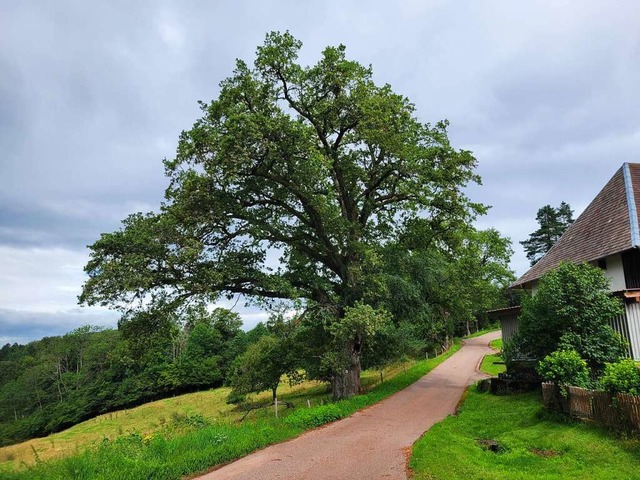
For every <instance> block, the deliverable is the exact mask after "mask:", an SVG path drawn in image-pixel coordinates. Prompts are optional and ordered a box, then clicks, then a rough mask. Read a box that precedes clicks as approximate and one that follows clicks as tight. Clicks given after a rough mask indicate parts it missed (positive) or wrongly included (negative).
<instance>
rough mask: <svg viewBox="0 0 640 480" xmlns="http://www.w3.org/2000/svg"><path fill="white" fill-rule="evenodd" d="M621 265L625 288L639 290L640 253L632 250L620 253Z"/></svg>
mask: <svg viewBox="0 0 640 480" xmlns="http://www.w3.org/2000/svg"><path fill="white" fill-rule="evenodd" d="M622 265H623V267H624V282H625V284H626V286H627V288H640V251H638V249H636V248H634V249H633V250H627V251H626V252H622Z"/></svg>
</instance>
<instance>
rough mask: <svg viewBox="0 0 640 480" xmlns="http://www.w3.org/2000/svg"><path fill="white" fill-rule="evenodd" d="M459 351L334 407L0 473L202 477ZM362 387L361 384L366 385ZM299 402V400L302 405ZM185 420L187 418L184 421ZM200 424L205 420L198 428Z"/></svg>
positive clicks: (184, 431) (125, 441)
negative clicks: (191, 475) (194, 475)
mask: <svg viewBox="0 0 640 480" xmlns="http://www.w3.org/2000/svg"><path fill="white" fill-rule="evenodd" d="M459 348H460V345H459V342H456V344H455V345H454V346H453V347H452V348H451V349H450V350H449V351H448V352H447V353H445V354H444V355H441V356H439V357H437V358H432V359H429V360H420V361H418V362H416V363H415V364H414V365H413V366H411V367H410V368H407V369H406V371H404V367H401V368H400V369H398V373H397V374H395V375H394V376H393V377H392V378H389V375H388V376H387V379H385V381H384V382H383V383H380V384H378V385H376V386H374V387H373V388H372V389H371V390H370V391H369V392H368V393H366V394H364V395H358V396H356V397H353V398H351V399H348V400H343V401H340V402H336V403H329V404H325V405H319V406H314V407H312V408H304V407H298V408H296V409H293V410H286V409H283V410H282V413H281V414H282V416H281V418H279V419H275V418H273V416H271V415H272V413H270V414H268V416H267V413H265V412H264V411H263V413H262V414H258V415H257V416H255V417H250V419H249V420H248V421H245V422H243V423H237V422H229V421H223V420H222V419H220V418H218V417H212V419H207V418H205V417H202V418H200V417H197V416H195V417H191V418H195V419H197V420H198V421H197V422H196V423H198V425H197V428H195V427H193V426H190V425H179V426H178V427H179V428H173V429H172V428H165V429H162V430H159V431H157V432H155V433H152V434H146V435H144V434H140V433H132V434H129V435H122V436H120V437H118V438H116V439H115V440H109V439H105V440H104V441H103V442H101V443H100V444H99V445H97V446H95V447H92V448H85V449H84V450H82V451H80V452H79V453H76V454H73V455H71V456H68V457H64V458H58V459H52V460H48V461H40V462H36V463H35V465H30V466H25V468H26V469H25V470H21V471H9V470H7V469H4V470H0V475H1V476H2V478H3V479H7V480H13V479H15V480H17V479H21V480H22V479H43V480H44V479H47V480H50V479H51V480H53V479H65V480H66V479H78V480H80V479H105V480H106V479H112V478H119V479H150V478H153V479H179V478H182V477H184V476H185V475H190V474H194V473H198V472H204V471H206V470H207V469H210V468H211V467H213V466H215V465H219V464H221V463H226V462H229V461H231V460H234V459H236V458H239V457H242V456H244V455H247V454H248V453H250V452H252V451H254V450H257V449H259V448H262V447H265V446H267V445H270V444H273V443H277V442H281V441H283V440H286V439H289V438H292V437H295V436H297V435H299V434H300V433H302V432H303V431H305V430H307V429H309V428H313V427H316V426H319V425H322V424H324V423H328V422H331V421H334V420H337V419H340V418H344V417H347V416H349V415H351V414H352V413H354V412H356V411H357V410H360V409H362V408H364V407H367V406H369V405H372V404H374V403H376V402H378V401H380V400H382V399H384V398H386V397H388V396H390V395H392V394H394V393H396V392H397V391H399V390H402V389H403V388H405V387H407V386H408V385H410V384H412V383H413V382H415V381H416V380H418V379H419V378H421V377H422V376H423V375H425V374H426V373H427V372H429V371H430V370H432V369H433V368H434V367H436V366H437V365H439V364H440V363H442V362H443V361H444V360H445V359H446V358H448V357H450V356H451V355H452V354H453V353H454V352H456V351H457V350H458V349H459ZM365 383H366V382H365ZM302 399H303V396H300V398H299V400H301V401H304V400H302ZM188 419H189V417H187V420H188ZM200 420H204V425H202V423H203V422H201V421H200Z"/></svg>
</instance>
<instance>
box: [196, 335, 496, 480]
mask: <svg viewBox="0 0 640 480" xmlns="http://www.w3.org/2000/svg"><path fill="white" fill-rule="evenodd" d="M496 338H500V332H499V331H498V332H491V333H488V334H485V335H482V336H481V337H476V338H471V339H468V340H465V344H464V345H463V347H462V348H461V349H460V351H458V352H456V353H455V354H454V355H452V356H451V357H450V358H448V359H447V360H445V361H444V362H442V363H441V364H440V365H439V366H438V367H436V368H435V369H433V370H432V371H431V372H429V373H428V374H427V375H425V376H424V377H422V378H421V379H420V380H418V381H417V382H416V383H414V384H413V385H411V386H409V387H407V388H406V389H404V390H402V391H400V392H398V393H396V394H395V395H393V396H391V397H389V398H387V399H386V400H384V401H382V402H380V403H377V404H375V405H373V406H371V407H369V408H366V409H364V410H362V411H360V412H357V413H355V414H353V415H352V416H350V417H348V418H345V419H343V420H339V421H337V422H334V423H332V424H329V425H327V426H325V427H322V428H319V429H316V430H312V431H310V432H307V433H304V434H302V435H300V436H299V437H297V438H295V439H293V440H289V441H287V442H284V443H279V444H276V445H272V446H270V447H267V448H265V449H263V450H259V451H257V452H255V453H252V454H250V455H248V456H246V457H244V458H241V459H240V460H237V461H235V462H233V463H230V464H229V465H226V466H223V467H222V468H219V469H217V470H214V471H212V472H210V473H208V474H206V475H204V476H202V477H199V479H201V480H226V479H234V480H240V479H241V480H271V479H286V480H301V479H304V480H316V479H317V480H332V479H335V480H359V479H363V480H364V479H367V480H371V479H402V480H406V478H407V472H406V461H407V457H406V455H408V454H409V453H410V448H411V445H412V444H413V443H414V442H415V441H416V440H417V439H418V438H419V437H420V436H421V435H422V434H423V433H424V432H425V431H427V430H428V429H429V428H430V427H431V426H432V425H433V424H435V423H437V422H439V421H440V420H442V419H443V418H445V417H446V416H447V415H449V414H451V413H453V412H454V410H455V408H456V405H457V404H458V401H459V400H460V397H461V396H462V393H463V392H464V390H465V388H466V387H467V386H468V385H469V384H471V383H473V382H475V381H476V380H479V379H481V378H486V375H484V374H482V373H479V371H478V370H477V367H478V365H479V362H480V361H481V360H482V357H483V356H484V355H486V354H488V353H492V350H491V349H490V348H489V347H488V343H489V342H490V341H491V340H494V339H496Z"/></svg>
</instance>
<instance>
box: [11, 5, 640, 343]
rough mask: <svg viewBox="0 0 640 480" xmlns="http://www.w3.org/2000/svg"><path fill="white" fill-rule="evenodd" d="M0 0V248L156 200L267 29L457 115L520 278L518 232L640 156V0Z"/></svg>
mask: <svg viewBox="0 0 640 480" xmlns="http://www.w3.org/2000/svg"><path fill="white" fill-rule="evenodd" d="M0 9H2V14H1V15H0V71H2V75H0V246H1V245H3V244H4V245H11V246H13V247H21V246H22V247H24V248H28V247H32V246H62V247H64V248H65V249H67V250H70V251H74V252H80V251H83V249H84V246H85V245H86V244H87V243H92V242H93V241H94V240H95V239H97V236H98V235H99V233H101V232H104V231H112V230H113V229H115V228H118V226H119V221H120V220H121V219H122V218H124V217H125V216H126V215H127V214H128V213H131V212H133V211H137V210H143V211H145V210H149V209H155V208H157V207H158V205H159V203H160V201H161V199H162V193H163V190H164V188H165V186H166V179H165V178H164V176H163V168H162V164H161V159H162V158H164V157H171V156H172V155H173V154H174V152H175V147H176V144H177V138H178V134H179V132H180V131H181V130H182V129H186V128H189V127H190V126H191V124H192V123H193V121H194V120H195V119H196V118H197V117H198V116H199V110H198V107H197V104H196V101H197V100H204V101H209V100H211V99H213V98H215V97H216V95H217V92H218V83H219V82H220V81H221V80H222V79H224V78H225V77H226V76H228V75H229V74H230V73H231V71H232V70H233V68H234V59H235V58H237V57H239V58H242V59H245V60H247V61H252V59H253V57H254V51H255V48H256V46H257V45H259V44H260V43H261V42H262V40H263V38H264V34H265V33H266V32H267V31H270V30H287V29H288V30H290V31H291V32H292V33H293V34H294V35H295V36H297V37H298V38H300V39H301V40H303V42H304V44H305V45H304V49H303V51H302V54H301V60H302V61H303V62H307V63H309V62H314V61H315V60H316V59H317V58H318V57H319V53H320V50H321V49H322V48H323V47H325V46H326V45H336V44H339V43H343V44H345V45H346V46H347V54H348V56H349V57H350V58H353V59H356V60H358V61H360V62H362V63H364V64H369V63H371V64H372V65H373V67H374V75H375V79H376V81H377V82H378V83H385V82H388V83H390V84H391V85H392V86H393V88H394V90H396V91H398V92H400V93H402V94H404V95H407V96H408V97H409V98H410V99H411V100H412V101H413V102H415V104H416V108H417V115H419V117H420V118H421V119H422V120H423V121H429V122H435V121H438V120H440V119H442V118H448V119H450V120H451V127H450V138H451V140H452V144H453V145H454V146H456V147H458V148H468V149H471V150H473V151H474V152H475V154H476V156H477V158H478V160H479V173H480V174H481V175H482V177H483V183H484V185H483V186H482V187H471V188H470V189H469V194H470V195H471V197H472V199H473V200H475V201H481V202H483V203H486V204H489V205H493V208H492V209H491V211H490V213H489V214H488V215H487V216H486V217H484V218H482V219H480V220H479V225H481V226H483V227H488V226H492V225H493V226H497V227H498V228H499V229H500V231H501V232H502V233H503V234H504V235H507V236H510V237H511V238H512V240H513V242H514V247H515V249H516V255H515V256H514V260H513V266H514V268H515V269H516V270H517V271H518V273H523V272H524V270H526V267H527V262H526V259H524V254H523V252H522V250H521V249H520V247H519V244H518V241H520V240H523V239H524V238H526V236H527V235H528V233H530V232H531V231H532V230H533V229H534V228H535V213H536V210H537V209H538V208H539V207H540V206H542V205H544V204H547V203H550V204H554V205H557V204H559V203H560V201H563V200H565V201H568V202H569V203H570V204H571V205H573V206H574V207H577V206H578V205H581V206H583V207H584V205H586V204H587V203H588V202H589V201H590V200H591V199H592V198H593V196H594V195H595V194H596V193H597V191H598V190H599V189H600V188H601V187H602V186H603V185H604V183H605V182H606V181H607V180H608V179H609V178H610V177H611V175H613V173H614V172H615V170H616V169H617V168H618V167H619V166H620V164H621V163H622V162H624V161H640V159H638V158H637V153H636V152H638V151H640V90H638V88H637V85H638V84H640V31H639V30H638V28H637V25H638V24H640V6H639V5H638V4H637V3H636V2H633V1H621V2H618V3H616V8H615V9H614V8H610V6H607V5H605V4H603V3H602V2H595V1H585V2H580V8H576V6H575V4H571V3H562V2H556V3H553V4H540V3H537V2H511V3H505V2H491V1H490V2H473V1H468V2H457V1H456V2H453V1H446V0H445V1H437V2H411V1H409V2H401V3H400V4H393V3H390V2H372V3H369V4H367V8H363V7H362V5H361V4H359V3H358V2H348V1H347V2H344V1H335V0H329V1H327V2H325V3H323V5H322V8H318V7H317V6H315V5H311V4H307V3H304V2H294V1H292V0H291V1H277V2H275V1H269V2H252V1H248V0H243V1H237V2H233V3H230V2H204V1H186V2H175V1H159V2H151V1H141V2H134V3H132V2H123V1H115V2H108V3H102V4H98V3H95V2H94V3H92V2H65V1H61V2H50V3H41V4H39V5H37V6H35V5H34V4H31V3H29V2H18V1H13V2H12V1H9V2H4V3H3V5H2V7H0ZM577 213H579V212H578V211H576V214H577ZM0 275H2V272H0ZM26 283H28V282H25V284H26ZM25 308H26V307H25ZM70 308H72V307H70ZM30 318H31V317H30ZM29 321H30V320H25V322H26V323H25V324H28V322H29ZM25 328H27V327H25ZM42 328H44V327H42ZM42 332H43V334H46V333H44V330H42ZM0 336H2V333H1V332H0Z"/></svg>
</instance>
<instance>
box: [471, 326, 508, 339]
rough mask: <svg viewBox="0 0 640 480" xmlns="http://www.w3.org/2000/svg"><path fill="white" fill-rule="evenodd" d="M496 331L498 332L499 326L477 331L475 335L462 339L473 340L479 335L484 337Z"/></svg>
mask: <svg viewBox="0 0 640 480" xmlns="http://www.w3.org/2000/svg"><path fill="white" fill-rule="evenodd" d="M496 330H500V327H499V326H493V327H488V328H484V329H482V330H478V331H477V332H475V333H472V334H470V335H467V336H465V337H464V338H475V337H479V336H480V335H484V334H485V333H491V332H495V331H496Z"/></svg>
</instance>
